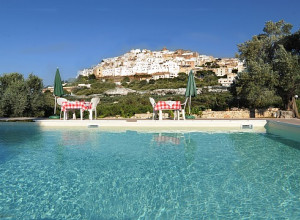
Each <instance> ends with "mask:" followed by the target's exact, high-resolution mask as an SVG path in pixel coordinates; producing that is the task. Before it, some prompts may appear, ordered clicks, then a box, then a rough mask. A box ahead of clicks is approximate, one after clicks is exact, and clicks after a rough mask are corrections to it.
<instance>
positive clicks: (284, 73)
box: [273, 45, 300, 117]
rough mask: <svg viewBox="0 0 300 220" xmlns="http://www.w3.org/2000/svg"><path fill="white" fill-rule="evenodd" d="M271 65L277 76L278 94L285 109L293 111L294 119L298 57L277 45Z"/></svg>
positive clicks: (299, 71) (299, 67)
mask: <svg viewBox="0 0 300 220" xmlns="http://www.w3.org/2000/svg"><path fill="white" fill-rule="evenodd" d="M273 65H274V69H275V71H276V74H277V76H278V84H277V86H276V88H277V91H278V94H279V95H280V96H281V97H282V101H283V103H284V104H285V108H286V109H288V110H293V112H294V114H295V115H296V117H299V114H298V109H297V105H296V101H295V95H296V91H297V89H298V88H299V86H300V64H299V56H298V55H292V54H291V53H289V52H287V51H286V50H285V48H284V47H283V46H282V45H279V48H278V49H276V50H275V56H274V60H273Z"/></svg>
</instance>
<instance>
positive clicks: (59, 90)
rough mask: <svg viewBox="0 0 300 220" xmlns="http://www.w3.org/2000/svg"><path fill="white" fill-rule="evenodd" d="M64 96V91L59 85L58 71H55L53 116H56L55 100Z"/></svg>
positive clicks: (60, 84)
mask: <svg viewBox="0 0 300 220" xmlns="http://www.w3.org/2000/svg"><path fill="white" fill-rule="evenodd" d="M63 94H64V90H63V87H62V83H61V78H60V73H59V69H58V68H57V69H56V74H55V79H54V89H53V95H54V97H55V107H54V114H56V98H57V97H61V96H62V95H63Z"/></svg>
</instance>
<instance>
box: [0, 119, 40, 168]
mask: <svg viewBox="0 0 300 220" xmlns="http://www.w3.org/2000/svg"><path fill="white" fill-rule="evenodd" d="M41 139H42V135H41V130H40V128H39V127H38V126H35V125H34V123H20V122H3V123H0V163H1V162H5V161H6V160H9V158H10V157H14V156H15V155H18V154H19V153H21V152H22V151H23V146H24V145H26V144H29V145H32V147H34V148H40V147H41V146H40V145H36V144H33V143H36V142H39V141H40V140H41Z"/></svg>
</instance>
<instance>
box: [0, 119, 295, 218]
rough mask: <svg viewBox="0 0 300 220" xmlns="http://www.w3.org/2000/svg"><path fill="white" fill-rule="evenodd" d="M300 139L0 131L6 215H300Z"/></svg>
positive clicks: (0, 204)
mask: <svg viewBox="0 0 300 220" xmlns="http://www.w3.org/2000/svg"><path fill="white" fill-rule="evenodd" d="M299 158H300V147H299V142H297V141H293V140H288V139H285V138H282V137H279V136H277V135H273V134H269V133H266V132H260V133H256V132H251V131H250V132H236V131H235V132H231V131H226V132H219V131H218V132H214V131H209V132H203V131H201V132H197V131H193V132H186V131H185V132H182V131H181V132H174V131H173V132H169V131H155V132H153V131H152V132H151V131H148V132H146V131H143V132H140V131H130V130H129V131H107V130H101V129H98V128H80V129H72V128H67V129H66V128H41V127H39V126H36V125H34V123H23V124H22V123H3V124H0V218H4V219H5V218H6V219H155V218H157V219H202V218H204V219H226V218H227V219H241V218H246V219H247V218H250V219H259V218H290V219H296V218H299V216H300V199H299V198H300V187H299V185H300V184H299V181H300V160H299Z"/></svg>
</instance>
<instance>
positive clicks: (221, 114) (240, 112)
mask: <svg viewBox="0 0 300 220" xmlns="http://www.w3.org/2000/svg"><path fill="white" fill-rule="evenodd" d="M254 117H255V118H276V117H279V109H278V108H268V109H264V110H255V112H250V110H249V109H237V110H230V111H211V110H206V111H203V112H202V115H201V117H200V118H224V119H229V118H254ZM198 118H199V117H198Z"/></svg>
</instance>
